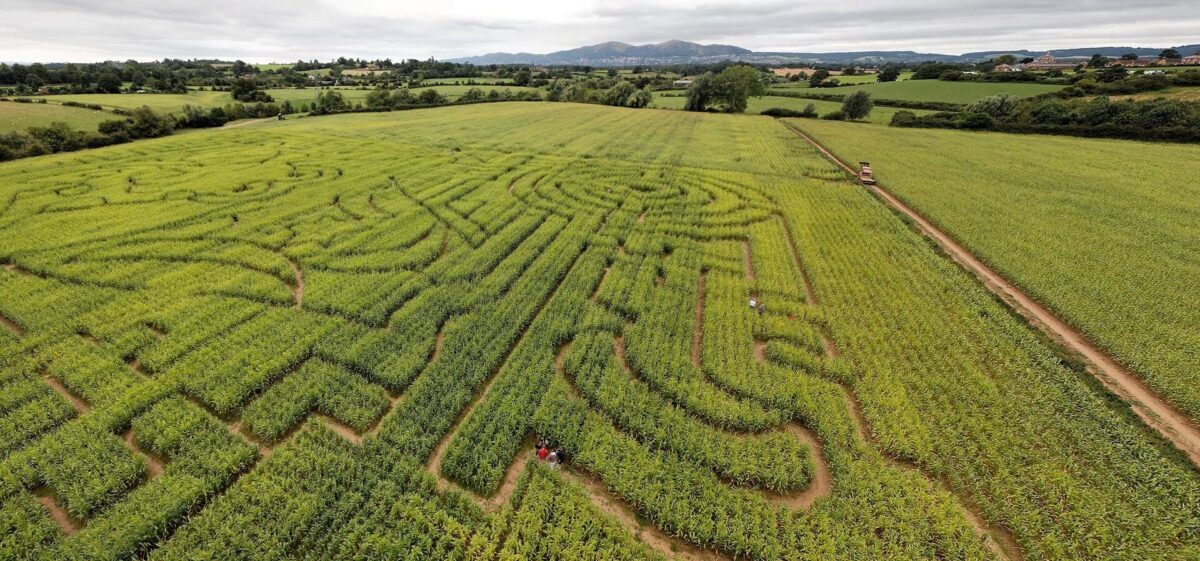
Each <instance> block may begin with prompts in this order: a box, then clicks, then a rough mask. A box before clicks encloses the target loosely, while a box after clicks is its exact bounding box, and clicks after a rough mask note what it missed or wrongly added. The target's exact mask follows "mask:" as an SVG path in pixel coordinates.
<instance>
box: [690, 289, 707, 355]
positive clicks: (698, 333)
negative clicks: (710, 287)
mask: <svg viewBox="0 0 1200 561" xmlns="http://www.w3.org/2000/svg"><path fill="white" fill-rule="evenodd" d="M707 283H708V273H706V272H703V271H701V272H700V284H699V285H697V286H696V328H695V330H693V332H692V364H693V365H695V366H696V368H700V344H701V343H702V342H703V341H704V295H705V292H704V290H705V285H706V284H707Z"/></svg>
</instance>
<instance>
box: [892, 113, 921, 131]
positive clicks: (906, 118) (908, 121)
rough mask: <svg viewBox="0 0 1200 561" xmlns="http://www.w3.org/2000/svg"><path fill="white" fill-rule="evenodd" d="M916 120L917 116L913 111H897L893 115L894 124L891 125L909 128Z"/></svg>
mask: <svg viewBox="0 0 1200 561" xmlns="http://www.w3.org/2000/svg"><path fill="white" fill-rule="evenodd" d="M916 120H917V114H916V113H913V112H912V111H897V112H896V114H894V115H892V122H891V123H890V124H891V126H893V127H907V126H912V125H913V123H915V122H916Z"/></svg>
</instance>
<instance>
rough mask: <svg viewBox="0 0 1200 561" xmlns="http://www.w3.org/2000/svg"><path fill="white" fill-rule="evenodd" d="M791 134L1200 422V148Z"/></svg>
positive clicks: (830, 128) (869, 132)
mask: <svg viewBox="0 0 1200 561" xmlns="http://www.w3.org/2000/svg"><path fill="white" fill-rule="evenodd" d="M794 123H795V124H796V125H797V126H799V127H801V128H802V129H804V130H805V131H808V132H810V133H811V134H812V135H813V136H814V137H815V138H817V139H819V140H820V141H821V142H823V143H825V144H826V145H827V146H829V147H830V148H831V149H832V150H833V151H834V152H835V153H837V154H839V155H840V156H841V157H842V158H844V159H846V160H848V161H858V160H869V161H870V162H871V163H872V164H873V166H872V167H873V168H874V170H875V174H876V176H877V177H879V179H880V181H881V182H882V183H883V184H884V185H886V186H887V188H888V189H889V190H891V191H892V192H894V193H895V194H896V195H897V196H899V197H900V198H902V199H903V200H904V201H905V202H907V203H909V204H910V205H912V206H913V207H915V208H917V209H919V210H920V211H921V212H922V213H923V214H924V215H925V216H927V217H929V218H930V219H931V220H932V221H934V222H936V223H937V224H939V225H940V226H941V227H943V228H944V229H945V230H946V231H948V232H949V233H950V234H951V235H953V236H954V237H955V238H956V239H957V240H958V241H960V242H962V243H963V244H964V245H966V246H967V247H969V248H970V249H971V250H972V251H973V252H974V253H975V254H976V255H979V256H980V257H981V258H983V259H984V260H985V261H986V262H988V263H989V264H990V265H991V266H993V267H994V268H995V269H997V270H998V271H1000V272H1001V273H1003V274H1004V276H1005V277H1007V278H1008V279H1010V280H1013V281H1015V282H1016V283H1017V284H1019V285H1020V286H1021V287H1022V289H1023V290H1025V291H1026V292H1027V293H1029V294H1030V295H1031V296H1033V297H1034V298H1035V299H1037V300H1038V301H1039V302H1041V303H1042V304H1043V305H1046V306H1047V307H1049V308H1051V309H1053V310H1055V311H1056V312H1057V313H1058V314H1059V315H1060V316H1061V317H1063V318H1065V319H1066V320H1067V321H1068V322H1070V323H1071V324H1073V325H1075V326H1076V327H1078V328H1080V329H1081V330H1082V331H1083V332H1085V333H1086V334H1087V335H1088V336H1089V337H1090V338H1091V339H1092V340H1094V341H1095V342H1097V343H1099V344H1100V346H1102V347H1103V348H1105V349H1107V350H1108V351H1109V352H1110V353H1111V354H1112V355H1114V356H1115V357H1117V359H1118V360H1119V361H1120V362H1122V363H1123V364H1125V365H1126V366H1128V367H1129V368H1130V369H1132V370H1133V371H1134V372H1135V373H1136V374H1138V375H1139V376H1141V377H1142V378H1143V379H1144V380H1146V382H1147V383H1148V384H1149V385H1150V386H1151V387H1152V388H1154V389H1155V390H1157V391H1158V392H1159V393H1161V394H1162V395H1164V396H1166V397H1167V398H1168V400H1169V401H1172V402H1174V404H1175V405H1176V406H1178V407H1179V408H1180V409H1181V410H1183V411H1184V412H1185V413H1186V414H1188V415H1190V416H1191V417H1192V418H1193V419H1197V420H1200V385H1198V384H1196V376H1195V374H1196V368H1195V367H1196V364H1197V363H1196V351H1197V350H1198V349H1200V332H1198V331H1197V330H1196V326H1197V325H1200V306H1197V305H1192V304H1191V303H1197V302H1200V283H1197V282H1196V279H1197V278H1200V237H1198V235H1200V234H1198V233H1200V185H1197V183H1196V182H1194V181H1186V180H1181V179H1182V178H1190V177H1200V146H1189V145H1180V144H1152V143H1141V142H1130V141H1120V140H1093V139H1079V138H1070V137H1048V136H1033V135H1008V134H989V133H972V132H961V131H941V130H928V129H891V128H889V129H878V128H874V127H870V128H858V127H852V126H841V125H840V124H839V123H813V122H809V121H801V120H797V121H795V122H794Z"/></svg>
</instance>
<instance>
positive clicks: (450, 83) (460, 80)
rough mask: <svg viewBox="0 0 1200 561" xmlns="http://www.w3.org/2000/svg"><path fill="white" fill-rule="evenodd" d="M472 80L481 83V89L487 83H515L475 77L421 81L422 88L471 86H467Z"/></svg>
mask: <svg viewBox="0 0 1200 561" xmlns="http://www.w3.org/2000/svg"><path fill="white" fill-rule="evenodd" d="M470 80H474V81H475V82H479V87H481V88H482V87H484V86H483V85H482V84H485V83H486V84H489V85H490V84H512V81H513V80H512V78H496V77H492V76H473V77H470V78H426V79H424V80H421V85H422V86H428V85H446V86H457V85H469V84H467V82H468V81H470Z"/></svg>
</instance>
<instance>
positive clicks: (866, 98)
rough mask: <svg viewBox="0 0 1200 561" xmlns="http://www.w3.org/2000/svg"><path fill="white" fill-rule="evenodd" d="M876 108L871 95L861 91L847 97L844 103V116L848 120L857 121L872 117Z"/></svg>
mask: <svg viewBox="0 0 1200 561" xmlns="http://www.w3.org/2000/svg"><path fill="white" fill-rule="evenodd" d="M874 107H875V104H874V102H872V101H871V94H869V93H867V92H864V91H862V90H859V91H856V92H854V93H852V94H850V95H848V96H846V100H845V101H843V102H842V114H843V115H845V116H846V118H847V119H850V120H852V121H857V120H859V119H863V118H866V116H867V115H870V114H871V109H872V108H874Z"/></svg>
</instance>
